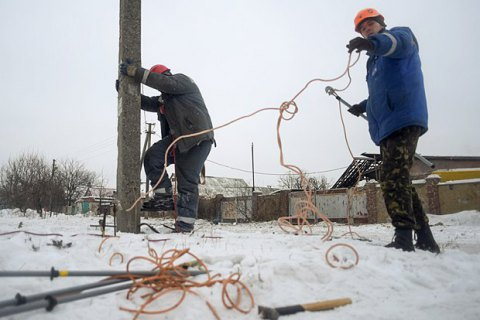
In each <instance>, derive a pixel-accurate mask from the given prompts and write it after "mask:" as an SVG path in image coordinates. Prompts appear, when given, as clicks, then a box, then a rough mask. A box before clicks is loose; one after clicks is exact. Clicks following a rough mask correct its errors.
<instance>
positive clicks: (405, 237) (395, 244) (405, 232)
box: [385, 228, 415, 251]
mask: <svg viewBox="0 0 480 320" xmlns="http://www.w3.org/2000/svg"><path fill="white" fill-rule="evenodd" d="M385 247H386V248H395V249H402V250H403V251H415V248H414V247H413V239H412V229H401V228H395V235H394V238H393V241H392V242H391V243H389V244H387V245H386V246H385Z"/></svg>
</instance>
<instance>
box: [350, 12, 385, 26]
mask: <svg viewBox="0 0 480 320" xmlns="http://www.w3.org/2000/svg"><path fill="white" fill-rule="evenodd" d="M368 18H378V19H380V21H382V22H383V21H384V18H383V16H382V15H381V14H380V12H378V11H377V10H375V9H373V8H367V9H363V10H360V11H359V12H358V13H357V15H356V16H355V19H354V24H355V31H357V32H360V29H359V27H360V25H361V24H362V22H363V21H365V20H366V19H368Z"/></svg>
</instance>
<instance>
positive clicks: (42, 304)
mask: <svg viewBox="0 0 480 320" xmlns="http://www.w3.org/2000/svg"><path fill="white" fill-rule="evenodd" d="M131 286H132V283H131V282H129V283H124V284H121V285H116V286H109V287H107V288H102V289H98V290H91V291H89V292H82V293H72V294H69V295H62V296H52V295H47V296H44V298H43V299H42V300H36V301H33V302H30V303H26V304H23V305H20V306H14V307H5V308H1V309H0V317H5V316H9V315H12V314H18V313H22V312H27V311H31V310H35V309H41V308H46V309H47V311H52V310H53V308H54V307H55V306H56V305H58V304H61V303H66V302H71V301H76V300H81V299H86V298H90V297H96V296H99V295H102V294H106V293H110V292H115V291H120V290H125V289H128V288H130V287H131Z"/></svg>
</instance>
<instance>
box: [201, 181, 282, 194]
mask: <svg viewBox="0 0 480 320" xmlns="http://www.w3.org/2000/svg"><path fill="white" fill-rule="evenodd" d="M276 190H277V189H275V188H271V187H255V191H257V192H261V193H263V194H269V193H272V192H274V191H276ZM199 193H200V196H201V197H204V198H214V197H215V196H216V195H217V194H221V195H223V196H224V197H242V196H250V195H252V187H251V186H249V185H248V183H247V182H245V180H243V179H240V178H225V177H211V176H207V177H205V183H204V184H200V185H199Z"/></svg>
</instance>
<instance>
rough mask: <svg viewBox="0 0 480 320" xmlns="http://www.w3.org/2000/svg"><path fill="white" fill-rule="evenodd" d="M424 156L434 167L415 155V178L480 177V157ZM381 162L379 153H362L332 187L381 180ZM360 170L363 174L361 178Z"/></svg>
mask: <svg viewBox="0 0 480 320" xmlns="http://www.w3.org/2000/svg"><path fill="white" fill-rule="evenodd" d="M423 158H424V159H426V160H427V161H429V162H431V163H432V164H433V167H431V166H429V165H427V164H426V163H425V161H421V160H420V159H419V158H417V157H415V158H414V161H413V166H412V169H411V170H410V174H411V176H412V178H413V179H424V178H426V177H427V176H429V175H430V174H437V175H438V176H440V178H441V179H442V181H451V180H464V179H476V178H480V157H474V156H473V157H469V156H423ZM381 162H382V161H381V157H380V155H379V154H374V153H362V157H356V158H355V159H354V160H353V161H352V163H351V164H350V166H348V168H347V169H346V170H345V171H344V173H343V174H342V176H341V177H340V178H339V179H338V180H337V182H335V184H334V185H333V186H332V188H331V189H337V188H350V187H353V186H355V184H356V183H357V182H358V181H361V180H377V181H379V168H380V165H381ZM359 172H360V173H361V174H362V177H361V179H360V180H359V179H358V174H359Z"/></svg>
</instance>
